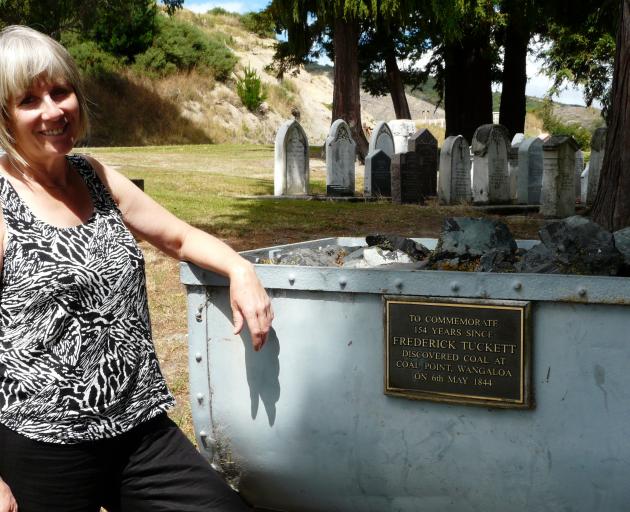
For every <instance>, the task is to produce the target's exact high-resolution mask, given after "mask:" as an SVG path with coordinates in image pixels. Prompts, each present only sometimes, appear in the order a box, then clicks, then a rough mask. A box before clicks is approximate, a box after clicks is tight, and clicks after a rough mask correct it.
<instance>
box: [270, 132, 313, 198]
mask: <svg viewBox="0 0 630 512" xmlns="http://www.w3.org/2000/svg"><path fill="white" fill-rule="evenodd" d="M308 183H309V160H308V139H307V137H306V133H304V130H303V129H302V127H301V126H300V123H298V122H297V121H295V120H293V121H286V122H285V123H283V124H282V126H280V129H279V130H278V133H277V134H276V145H275V158H274V171H273V194H274V195H275V196H286V195H299V196H303V195H308Z"/></svg>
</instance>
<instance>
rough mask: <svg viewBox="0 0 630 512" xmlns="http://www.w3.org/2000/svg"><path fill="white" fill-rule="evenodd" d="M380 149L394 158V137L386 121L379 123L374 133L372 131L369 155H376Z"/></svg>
mask: <svg viewBox="0 0 630 512" xmlns="http://www.w3.org/2000/svg"><path fill="white" fill-rule="evenodd" d="M378 149H380V150H382V151H383V152H384V153H385V154H386V155H387V156H389V157H390V158H391V157H392V156H394V136H393V135H392V131H391V130H390V129H389V126H388V125H387V123H386V122H385V121H381V122H380V123H378V124H377V125H376V128H374V131H372V136H371V137H370V147H369V148H368V154H370V153H374V152H375V151H377V150H378Z"/></svg>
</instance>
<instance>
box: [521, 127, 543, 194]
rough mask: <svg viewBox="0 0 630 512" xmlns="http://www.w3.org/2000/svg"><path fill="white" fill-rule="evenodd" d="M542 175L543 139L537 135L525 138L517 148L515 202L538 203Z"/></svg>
mask: <svg viewBox="0 0 630 512" xmlns="http://www.w3.org/2000/svg"><path fill="white" fill-rule="evenodd" d="M542 176H543V141H542V140H541V139H539V138H538V137H532V138H530V139H525V140H524V141H523V142H521V145H520V146H519V148H518V178H517V180H516V202H517V203H518V204H540V193H541V192H540V191H541V188H542Z"/></svg>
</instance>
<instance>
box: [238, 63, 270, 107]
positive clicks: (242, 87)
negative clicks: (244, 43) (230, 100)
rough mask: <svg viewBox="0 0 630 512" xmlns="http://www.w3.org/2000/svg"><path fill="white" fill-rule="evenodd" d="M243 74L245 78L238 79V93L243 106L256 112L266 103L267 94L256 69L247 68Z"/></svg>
mask: <svg viewBox="0 0 630 512" xmlns="http://www.w3.org/2000/svg"><path fill="white" fill-rule="evenodd" d="M243 73H244V76H243V78H238V80H237V81H236V92H237V93H238V96H239V98H241V101H242V102H243V105H245V107H247V109H248V110H249V111H251V112H254V111H256V109H258V107H260V105H261V103H262V102H263V101H265V98H266V97H267V93H266V91H265V90H264V87H263V84H262V82H261V80H260V77H259V76H258V73H257V72H256V70H255V69H253V68H251V67H249V66H247V67H246V68H245V69H244V70H243Z"/></svg>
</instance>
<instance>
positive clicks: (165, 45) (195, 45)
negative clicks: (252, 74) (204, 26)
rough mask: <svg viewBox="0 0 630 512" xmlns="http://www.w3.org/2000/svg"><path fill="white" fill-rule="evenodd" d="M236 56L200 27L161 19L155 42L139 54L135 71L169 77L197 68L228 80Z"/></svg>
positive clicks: (169, 19) (218, 78) (217, 77)
mask: <svg viewBox="0 0 630 512" xmlns="http://www.w3.org/2000/svg"><path fill="white" fill-rule="evenodd" d="M236 62H237V58H236V57H235V55H234V54H233V53H232V51H231V50H230V49H229V48H228V47H227V46H225V44H224V43H223V42H221V40H220V38H213V37H211V36H208V35H207V34H206V33H204V32H203V31H202V30H201V29H199V28H197V27H195V26H193V25H191V24H189V23H185V22H181V21H177V20H175V19H171V18H167V19H159V20H158V33H157V36H156V37H155V39H154V41H153V45H152V46H151V47H150V48H149V49H148V50H147V51H146V52H144V53H142V54H140V55H137V56H136V65H135V67H136V70H138V71H140V72H144V73H147V74H149V75H152V76H166V75H169V74H172V73H174V72H176V71H191V70H192V69H196V70H198V71H200V72H207V73H209V74H211V75H212V76H214V77H215V78H216V79H217V80H226V79H227V78H228V77H229V76H230V73H232V71H233V69H234V66H235V65H236Z"/></svg>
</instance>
